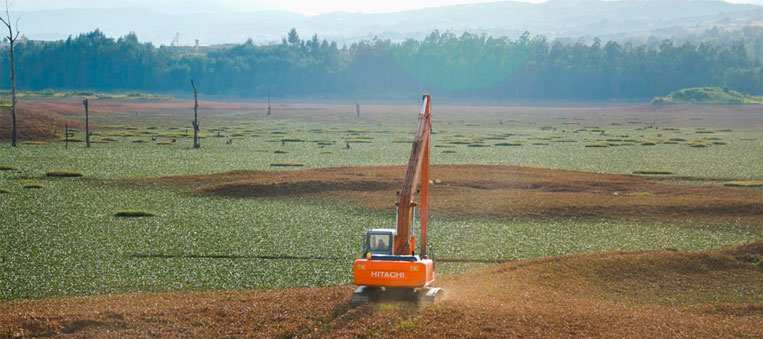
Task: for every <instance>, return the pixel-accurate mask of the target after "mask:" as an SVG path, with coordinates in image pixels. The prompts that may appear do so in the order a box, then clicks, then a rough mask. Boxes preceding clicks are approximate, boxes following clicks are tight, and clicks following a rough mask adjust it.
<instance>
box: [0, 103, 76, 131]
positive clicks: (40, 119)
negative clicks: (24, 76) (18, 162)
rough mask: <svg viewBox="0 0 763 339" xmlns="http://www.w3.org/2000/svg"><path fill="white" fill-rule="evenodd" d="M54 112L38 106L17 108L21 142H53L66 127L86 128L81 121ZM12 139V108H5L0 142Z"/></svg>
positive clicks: (0, 119)
mask: <svg viewBox="0 0 763 339" xmlns="http://www.w3.org/2000/svg"><path fill="white" fill-rule="evenodd" d="M54 112H55V111H51V110H47V109H45V108H43V107H39V106H38V105H37V104H34V105H30V104H26V103H23V102H22V103H19V105H18V107H17V108H16V119H17V120H16V122H17V124H18V125H17V130H18V137H19V141H39V140H53V139H57V138H59V137H60V136H58V135H56V133H55V131H56V130H58V131H62V130H63V129H64V127H65V126H66V125H69V127H71V128H84V127H85V124H84V123H83V122H81V121H74V120H69V119H65V118H62V117H61V116H60V115H58V114H56V113H54ZM62 134H63V133H62ZM10 139H11V113H10V108H3V109H2V110H0V140H10Z"/></svg>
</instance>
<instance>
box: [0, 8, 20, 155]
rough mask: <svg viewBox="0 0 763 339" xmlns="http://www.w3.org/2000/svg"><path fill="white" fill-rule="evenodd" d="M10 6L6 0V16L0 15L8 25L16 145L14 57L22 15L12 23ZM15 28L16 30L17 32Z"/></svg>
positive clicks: (13, 138) (13, 129)
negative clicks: (14, 47)
mask: <svg viewBox="0 0 763 339" xmlns="http://www.w3.org/2000/svg"><path fill="white" fill-rule="evenodd" d="M8 7H9V5H8V0H5V18H3V17H2V15H0V22H2V23H3V24H5V26H6V27H8V37H7V39H8V41H9V43H10V52H11V121H12V124H13V127H12V132H11V146H12V147H16V140H18V130H17V128H16V102H17V101H16V63H15V62H14V59H13V57H14V55H13V44H14V43H16V39H18V38H19V19H21V17H20V16H19V17H17V18H16V23H15V24H13V25H11V13H10V10H9V9H8ZM14 28H15V30H16V32H15V33H14Z"/></svg>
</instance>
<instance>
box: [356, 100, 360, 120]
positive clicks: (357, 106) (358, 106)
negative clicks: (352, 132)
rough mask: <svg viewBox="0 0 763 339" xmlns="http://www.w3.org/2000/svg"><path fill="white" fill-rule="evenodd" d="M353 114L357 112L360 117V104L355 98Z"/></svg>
mask: <svg viewBox="0 0 763 339" xmlns="http://www.w3.org/2000/svg"><path fill="white" fill-rule="evenodd" d="M355 114H357V115H358V117H360V104H359V103H358V101H357V100H356V101H355Z"/></svg>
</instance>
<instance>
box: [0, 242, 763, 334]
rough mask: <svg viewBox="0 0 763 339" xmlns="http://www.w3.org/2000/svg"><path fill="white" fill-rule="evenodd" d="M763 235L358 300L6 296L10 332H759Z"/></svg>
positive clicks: (514, 268) (510, 266)
mask: <svg viewBox="0 0 763 339" xmlns="http://www.w3.org/2000/svg"><path fill="white" fill-rule="evenodd" d="M761 259H763V241H758V242H756V243H752V244H747V245H742V246H738V247H733V248H728V249H724V250H719V251H708V252H677V251H635V252H613V253H593V254H579V255H571V256H563V257H553V258H543V259H535V260H527V261H518V262H510V263H504V264H499V265H495V266H491V267H488V268H486V269H482V270H478V271H472V272H468V273H463V274H458V275H451V276H444V277H441V279H440V285H441V286H444V287H445V288H446V289H447V291H448V297H447V298H446V300H445V301H443V302H442V303H438V304H436V305H434V306H430V307H427V308H424V309H416V307H415V306H414V305H412V304H409V303H403V302H397V303H384V304H374V305H364V306H361V307H358V308H350V306H349V301H350V294H351V293H352V287H351V286H336V287H326V288H303V289H290V290H256V291H224V292H186V293H150V294H125V295H112V296H88V297H75V298H63V299H43V300H25V301H13V302H6V303H2V304H0V329H1V330H2V333H0V335H5V336H9V337H17V336H61V337H68V336H72V337H148V336H173V337H174V336H183V337H239V336H246V337H280V338H283V337H331V338H336V337H396V338H408V337H410V338H413V337H418V338H420V337H422V336H423V337H515V336H523V337H526V336H530V337H580V336H583V337H588V336H596V337H694V338H696V337H739V336H741V337H760V336H763V327H761V326H760V324H761V323H763V263H761Z"/></svg>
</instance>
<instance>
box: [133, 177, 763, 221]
mask: <svg viewBox="0 0 763 339" xmlns="http://www.w3.org/2000/svg"><path fill="white" fill-rule="evenodd" d="M404 173H405V169H404V167H403V166H388V167H338V168H321V169H309V170H296V171H231V172H225V173H217V174H210V175H193V176H179V177H166V178H159V179H143V180H140V181H139V182H160V183H170V184H180V185H191V186H193V187H196V192H197V194H203V195H217V196H226V197H239V198H249V197H252V198H253V197H269V198H273V197H286V198H289V197H314V198H328V199H339V200H344V201H350V202H355V203H358V204H360V205H362V206H364V207H366V208H371V209H379V210H383V209H390V208H392V206H394V201H395V200H396V198H397V197H396V191H399V190H400V186H399V185H400V183H401V182H402V180H403V175H404ZM431 178H432V180H433V181H434V182H435V183H436V184H434V185H432V186H430V187H431V199H430V201H431V211H432V213H433V214H438V215H460V216H530V217H549V218H551V217H553V218H586V217H596V218H599V217H604V218H609V217H637V218H654V219H664V218H681V219H694V220H700V219H701V220H707V219H712V220H723V221H740V222H747V223H753V224H758V225H763V191H760V190H750V189H740V188H729V187H721V186H694V185H675V184H667V183H662V182H655V181H652V180H649V179H648V178H645V177H642V176H634V175H613V174H595V173H586V172H575V171H561V170H552V169H546V168H532V167H516V166H483V165H446V166H434V167H432V169H431Z"/></svg>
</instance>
